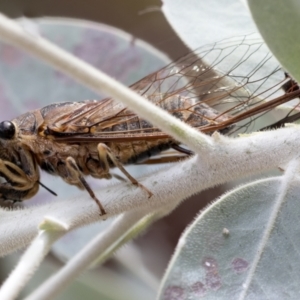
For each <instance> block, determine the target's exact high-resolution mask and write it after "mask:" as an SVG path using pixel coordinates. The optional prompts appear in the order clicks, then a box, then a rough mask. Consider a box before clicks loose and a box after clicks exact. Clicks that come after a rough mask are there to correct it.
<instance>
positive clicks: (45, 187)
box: [38, 181, 57, 196]
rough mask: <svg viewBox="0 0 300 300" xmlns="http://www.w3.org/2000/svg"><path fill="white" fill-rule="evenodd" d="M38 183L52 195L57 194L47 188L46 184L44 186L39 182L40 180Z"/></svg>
mask: <svg viewBox="0 0 300 300" xmlns="http://www.w3.org/2000/svg"><path fill="white" fill-rule="evenodd" d="M38 184H39V185H40V186H42V187H43V188H44V189H45V190H47V191H48V192H50V193H51V194H52V195H54V196H57V194H56V193H55V192H54V191H52V190H51V189H49V188H48V187H47V186H45V185H44V184H43V183H41V182H40V181H38Z"/></svg>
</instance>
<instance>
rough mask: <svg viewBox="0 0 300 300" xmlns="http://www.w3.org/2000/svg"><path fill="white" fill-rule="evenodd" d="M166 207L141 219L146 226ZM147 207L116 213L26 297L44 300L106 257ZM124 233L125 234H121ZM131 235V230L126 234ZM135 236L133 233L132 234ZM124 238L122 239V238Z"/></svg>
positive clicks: (161, 213)
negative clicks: (110, 222)
mask: <svg viewBox="0 0 300 300" xmlns="http://www.w3.org/2000/svg"><path fill="white" fill-rule="evenodd" d="M168 211H169V209H168V210H163V211H162V212H159V213H157V215H156V216H155V214H153V215H152V216H149V218H147V220H146V221H145V222H146V223H147V224H142V226H143V225H148V224H149V223H151V222H152V221H153V220H154V219H156V218H157V217H159V216H161V215H163V214H165V213H166V212H168ZM145 214H147V210H145V209H142V210H137V211H131V212H127V213H125V214H123V215H121V216H119V217H118V218H117V219H116V220H115V221H114V222H113V223H112V224H111V225H110V227H109V228H108V229H107V230H106V231H105V232H101V233H100V234H99V235H98V236H97V237H95V238H94V239H93V240H92V241H91V242H90V243H89V244H88V245H87V246H85V247H84V248H83V249H82V250H81V251H80V252H79V253H77V254H76V255H75V256H74V257H73V258H72V259H71V260H70V261H69V262H68V263H67V264H66V265H65V266H64V267H63V268H62V269H61V270H60V271H58V272H57V273H56V274H55V275H53V276H52V277H51V278H49V279H48V280H47V281H46V282H45V283H43V284H42V285H41V286H40V287H39V288H38V289H36V290H35V291H34V292H33V293H32V294H31V295H29V296H28V297H27V298H26V299H27V300H47V299H53V298H54V297H55V296H57V295H58V294H59V293H60V292H61V291H62V290H63V289H64V288H65V287H66V286H67V285H68V284H70V283H71V282H72V281H73V280H74V279H75V278H76V277H77V276H78V275H79V274H81V273H82V272H83V271H85V270H86V269H87V268H88V267H89V266H90V265H91V264H92V263H93V262H94V261H95V260H96V259H97V258H98V257H99V255H101V258H100V261H101V262H103V260H105V259H106V258H107V254H108V252H109V253H111V252H112V251H115V249H116V248H117V247H119V246H120V244H123V243H124V242H125V241H126V240H127V237H126V231H130V230H131V229H132V227H133V226H134V225H135V224H136V223H137V222H139V221H140V219H142V218H143V217H144V216H145ZM124 235H125V237H124ZM129 235H130V236H131V235H132V232H130V234H129ZM133 235H136V233H133ZM124 238H125V240H123V239H124Z"/></svg>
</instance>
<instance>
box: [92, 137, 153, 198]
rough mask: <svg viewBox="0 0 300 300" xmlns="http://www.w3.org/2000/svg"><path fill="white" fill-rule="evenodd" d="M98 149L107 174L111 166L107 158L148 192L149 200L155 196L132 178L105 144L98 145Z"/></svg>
mask: <svg viewBox="0 0 300 300" xmlns="http://www.w3.org/2000/svg"><path fill="white" fill-rule="evenodd" d="M97 149H98V154H99V159H100V161H101V162H102V163H104V167H105V169H106V170H107V172H109V165H108V161H107V157H109V158H110V160H111V161H112V162H113V164H114V165H115V166H116V167H117V168H119V170H120V171H121V172H122V173H123V174H124V175H125V176H126V177H127V178H128V179H129V180H130V181H131V182H132V183H133V184H134V185H137V186H138V187H140V188H141V189H143V190H144V191H146V192H147V194H148V196H149V198H150V197H151V196H153V194H152V193H151V192H150V191H149V190H148V189H147V188H146V187H145V186H143V185H142V184H141V183H139V182H138V181H137V180H136V179H135V178H134V177H132V176H131V175H130V174H129V173H128V172H127V171H126V169H125V168H124V167H123V165H122V164H121V163H120V162H119V161H118V159H117V158H116V156H115V155H114V154H113V153H112V151H111V150H110V148H109V147H108V146H107V145H105V144H102V143H100V144H98V146H97Z"/></svg>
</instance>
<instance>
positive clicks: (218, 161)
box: [0, 126, 300, 256]
mask: <svg viewBox="0 0 300 300" xmlns="http://www.w3.org/2000/svg"><path fill="white" fill-rule="evenodd" d="M209 138H211V139H212V140H213V141H212V143H213V144H214V145H215V146H214V148H213V149H212V150H211V151H208V152H206V153H205V154H203V153H202V155H201V156H195V157H192V158H190V159H187V160H184V161H182V162H180V163H176V164H172V165H170V166H168V167H165V168H164V169H162V170H160V171H158V172H155V173H152V174H151V175H148V176H145V177H143V178H140V179H139V180H140V182H141V183H142V184H143V185H145V186H146V187H147V188H149V189H150V190H151V191H152V193H153V194H154V195H153V196H152V197H151V198H150V199H149V198H148V197H147V195H146V193H145V192H144V191H142V190H141V189H139V188H137V187H135V186H133V185H132V184H130V183H125V184H124V183H122V184H116V185H111V186H108V187H106V188H103V189H101V190H97V191H96V195H97V197H99V198H100V199H101V201H102V202H103V205H104V206H105V208H106V210H107V213H108V215H107V217H110V216H113V215H119V214H122V213H124V212H126V211H130V210H135V209H137V208H139V209H143V208H148V209H149V211H153V210H155V209H159V208H161V207H164V206H167V205H171V206H176V205H178V204H179V203H180V202H181V201H182V200H183V199H186V198H187V197H189V196H191V195H193V194H196V193H198V192H200V191H202V190H204V189H207V188H209V187H212V186H215V185H218V184H221V183H224V182H228V181H231V180H234V179H241V178H243V177H246V176H249V175H253V174H258V173H260V172H264V171H268V170H271V169H274V168H277V167H278V166H284V165H285V164H287V163H288V162H289V161H290V160H291V159H293V158H295V157H299V149H300V130H299V126H293V127H287V128H282V129H278V130H276V131H270V132H262V133H257V134H253V135H249V136H245V137H242V138H228V137H222V136H220V135H218V134H215V135H214V136H213V137H209ZM202 150H203V149H202ZM44 216H49V217H50V218H54V219H57V220H63V222H64V223H65V224H66V225H65V227H66V228H67V229H68V230H71V229H73V228H76V227H79V226H83V225H86V224H89V223H92V222H96V221H99V220H100V219H101V217H99V211H98V209H97V206H96V204H95V203H94V201H92V200H91V199H90V197H89V196H88V194H87V193H85V192H82V193H81V194H80V195H78V197H74V198H72V199H68V200H66V201H62V202H51V203H47V204H44V205H41V206H37V207H31V208H28V209H23V210H16V211H7V210H2V211H0V219H1V225H2V226H3V230H0V239H1V244H0V255H1V256H3V255H6V254H8V253H10V252H12V251H13V250H16V249H19V248H22V247H24V246H26V245H28V243H29V242H30V241H31V240H32V239H33V237H34V236H35V235H36V234H37V226H38V224H40V223H41V222H42V221H43V219H44ZM4 226H5V227H4ZM12 236H13V237H14V238H13V239H12V238H11V237H12Z"/></svg>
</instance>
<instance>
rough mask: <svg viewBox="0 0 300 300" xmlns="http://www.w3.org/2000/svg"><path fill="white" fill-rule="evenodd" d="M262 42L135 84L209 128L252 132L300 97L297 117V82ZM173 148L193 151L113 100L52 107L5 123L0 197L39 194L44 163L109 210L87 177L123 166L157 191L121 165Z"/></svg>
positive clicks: (192, 56) (239, 43)
mask: <svg viewBox="0 0 300 300" xmlns="http://www.w3.org/2000/svg"><path fill="white" fill-rule="evenodd" d="M263 47H264V46H263V44H262V43H261V41H258V40H256V39H253V38H252V37H251V36H246V37H244V38H243V39H235V40H224V41H222V42H219V43H216V44H213V45H210V46H205V47H202V48H199V49H198V50H196V51H195V52H192V53H189V54H188V55H186V56H184V57H182V58H180V59H179V60H177V61H176V62H173V63H171V64H170V65H168V66H166V67H164V68H163V69H161V70H159V71H158V72H156V73H153V74H151V75H149V76H147V77H145V78H143V79H142V80H140V81H139V82H137V83H135V84H134V85H132V86H131V88H132V89H133V90H135V91H136V92H138V93H139V94H141V95H143V96H144V97H145V98H147V99H148V100H149V101H151V102H153V103H155V104H156V105H158V106H159V107H161V108H162V109H165V110H167V111H168V112H169V113H170V114H172V115H173V116H175V117H177V118H179V119H181V120H182V121H184V122H186V123H188V124H189V125H191V126H192V127H195V128H197V129H199V130H201V131H203V132H205V133H212V132H213V131H216V130H218V131H220V132H223V133H226V134H232V133H234V132H238V131H240V130H245V129H249V127H250V126H252V125H253V124H254V122H253V121H254V120H255V119H258V118H259V117H260V116H261V115H262V114H266V113H267V112H269V111H271V110H272V111H274V110H273V109H274V108H275V107H277V106H279V105H280V104H282V103H285V102H288V101H290V100H292V99H296V102H295V103H293V104H292V106H291V107H290V109H289V111H288V113H286V115H285V116H283V117H285V119H284V120H289V121H290V120H291V119H293V118H294V119H296V118H297V117H298V112H297V107H298V104H299V100H297V99H298V97H299V95H300V91H299V88H298V85H297V84H296V83H294V82H293V81H292V80H291V79H290V78H289V76H287V75H286V74H285V73H284V72H283V71H282V69H281V68H280V67H274V64H271V60H272V57H271V55H270V54H268V53H267V52H263V53H264V54H261V50H262V48H263ZM252 57H255V58H254V64H253V60H252V62H251V61H250V58H252ZM204 60H206V61H209V65H208V64H206V63H205V62H204ZM270 66H271V69H270ZM277 125H280V124H279V123H278V124H277ZM250 129H251V128H250ZM169 148H174V149H175V150H177V151H179V152H182V153H184V154H186V155H188V154H190V151H188V150H185V149H184V148H182V147H181V146H180V145H179V143H178V142H177V141H176V140H174V139H173V138H172V137H170V136H168V135H167V134H165V133H163V132H162V131H161V130H159V129H158V128H156V127H155V126H153V125H152V124H150V123H149V122H148V121H146V120H144V119H142V118H140V117H139V116H137V115H136V114H135V113H134V112H132V111H131V110H130V109H129V108H126V107H124V106H123V105H122V104H121V103H119V102H117V101H115V100H113V99H109V98H107V99H104V100H101V101H94V100H93V101H83V102H65V103H57V104H51V105H49V106H46V107H44V108H41V109H37V110H34V111H31V112H27V113H25V114H23V115H21V116H19V117H18V118H16V119H13V120H12V121H4V122H2V123H0V175H1V176H2V177H3V178H4V179H5V180H6V182H4V183H1V184H0V197H1V198H2V199H9V200H15V201H19V200H24V199H28V198H30V197H32V196H33V195H35V194H36V193H37V191H38V188H39V185H40V181H39V178H40V173H39V168H41V169H43V170H45V171H46V172H48V173H50V174H53V175H59V176H60V177H62V178H63V179H64V180H65V181H66V182H67V183H69V184H72V185H76V186H78V187H79V188H82V189H86V190H87V191H88V192H89V194H90V195H91V197H92V198H93V199H94V200H95V201H96V203H97V204H98V206H99V208H100V211H101V214H105V209H104V208H103V207H102V205H101V203H100V201H99V200H98V199H97V198H96V196H95V195H94V193H93V191H92V189H91V188H90V186H89V185H88V183H87V181H86V180H85V176H86V175H91V176H93V177H96V178H110V176H111V175H110V169H111V168H112V167H118V168H119V169H120V170H121V171H122V172H123V174H124V175H125V176H126V177H127V178H128V179H129V180H130V181H131V182H132V183H133V184H136V185H139V186H141V187H142V188H144V189H145V190H146V191H147V192H148V194H149V195H151V192H150V191H148V190H147V189H146V188H145V187H143V186H142V185H140V184H139V183H138V181H137V180H136V179H134V178H133V177H132V176H131V175H130V174H129V173H128V172H127V171H126V170H125V169H124V167H123V165H124V164H128V163H136V162H139V161H141V160H148V159H149V158H150V156H152V155H153V154H157V153H159V152H161V151H164V150H166V149H169Z"/></svg>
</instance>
